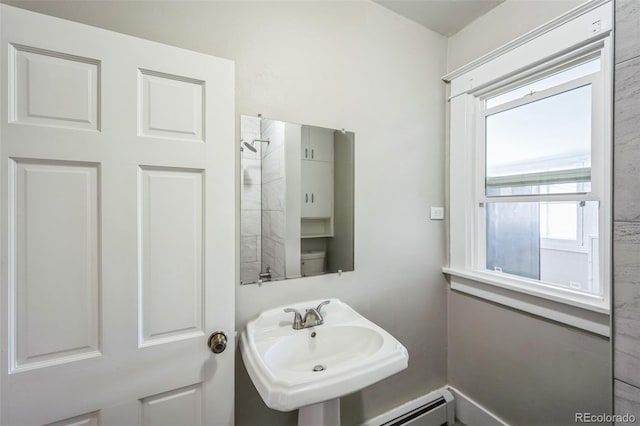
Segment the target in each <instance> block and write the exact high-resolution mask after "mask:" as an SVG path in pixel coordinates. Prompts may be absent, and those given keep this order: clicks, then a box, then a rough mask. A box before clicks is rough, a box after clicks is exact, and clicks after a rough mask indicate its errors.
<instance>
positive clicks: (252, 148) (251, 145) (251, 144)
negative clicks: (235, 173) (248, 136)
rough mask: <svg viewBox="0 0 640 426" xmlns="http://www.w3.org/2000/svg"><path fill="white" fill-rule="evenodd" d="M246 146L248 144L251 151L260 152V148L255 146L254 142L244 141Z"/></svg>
mask: <svg viewBox="0 0 640 426" xmlns="http://www.w3.org/2000/svg"><path fill="white" fill-rule="evenodd" d="M244 146H246V147H247V148H249V151H251V152H258V150H257V149H256V147H255V146H253V142H251V143H249V142H244Z"/></svg>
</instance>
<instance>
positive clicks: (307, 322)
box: [284, 300, 331, 330]
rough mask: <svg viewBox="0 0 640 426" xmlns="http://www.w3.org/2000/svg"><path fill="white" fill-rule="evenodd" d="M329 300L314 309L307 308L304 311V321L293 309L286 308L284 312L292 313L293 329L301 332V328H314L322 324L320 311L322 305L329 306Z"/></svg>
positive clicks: (322, 319)
mask: <svg viewBox="0 0 640 426" xmlns="http://www.w3.org/2000/svg"><path fill="white" fill-rule="evenodd" d="M330 302H331V301H330V300H325V301H324V302H322V303H320V304H319V305H318V306H317V307H315V308H309V309H307V310H306V313H305V314H304V319H303V318H302V315H300V312H298V311H297V310H296V309H293V308H286V309H285V310H284V311H285V312H292V313H293V314H294V317H293V329H294V330H301V329H303V328H309V327H315V326H317V325H322V324H323V323H324V318H323V317H322V312H321V311H320V310H321V309H322V307H323V306H324V305H327V304H329V303H330Z"/></svg>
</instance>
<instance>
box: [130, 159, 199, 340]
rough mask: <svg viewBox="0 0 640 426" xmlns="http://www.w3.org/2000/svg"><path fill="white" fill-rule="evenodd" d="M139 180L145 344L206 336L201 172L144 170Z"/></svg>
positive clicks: (142, 313) (143, 334)
mask: <svg viewBox="0 0 640 426" xmlns="http://www.w3.org/2000/svg"><path fill="white" fill-rule="evenodd" d="M140 180H141V186H142V188H141V191H140V202H139V205H140V206H141V214H140V224H139V229H140V230H141V232H142V247H141V255H142V262H141V263H142V264H141V269H142V279H141V280H140V294H141V296H142V297H141V306H140V309H141V317H142V335H141V341H140V344H141V346H144V345H149V344H154V343H160V342H164V341H167V339H168V340H169V341H170V340H175V339H186V338H189V337H193V336H196V335H197V336H203V335H204V334H203V331H204V325H203V322H202V319H203V317H202V302H203V300H202V294H203V291H204V282H203V278H204V277H203V274H202V266H203V263H204V262H203V254H204V253H203V250H202V243H203V241H202V235H203V223H202V220H203V218H204V214H203V206H204V203H203V197H204V192H203V189H204V188H203V174H202V170H190V171H189V170H180V169H162V168H151V169H149V168H141V170H140ZM176 284H179V285H176Z"/></svg>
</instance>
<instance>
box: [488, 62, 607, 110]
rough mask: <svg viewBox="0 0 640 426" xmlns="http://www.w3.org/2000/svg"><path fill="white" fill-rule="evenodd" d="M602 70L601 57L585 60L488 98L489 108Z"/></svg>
mask: <svg viewBox="0 0 640 426" xmlns="http://www.w3.org/2000/svg"><path fill="white" fill-rule="evenodd" d="M598 71H600V59H592V60H591V61H589V62H584V63H582V64H580V65H577V66H575V67H571V68H568V69H565V70H563V71H560V72H558V73H556V74H552V75H550V76H547V77H545V78H542V79H540V80H537V81H534V82H532V83H529V84H527V85H525V86H521V87H518V88H517V89H513V90H511V91H509V92H506V93H503V94H501V95H498V96H494V97H493V98H489V99H487V103H486V106H487V109H489V108H493V107H495V106H498V105H502V104H505V103H507V102H511V101H514V100H516V99H520V98H522V97H524V96H527V95H531V94H532V93H536V92H540V91H542V90H545V89H549V88H551V87H555V86H558V85H560V84H563V83H566V82H569V81H572V80H575V79H577V78H580V77H584V76H586V75H589V74H593V73H595V72H598Z"/></svg>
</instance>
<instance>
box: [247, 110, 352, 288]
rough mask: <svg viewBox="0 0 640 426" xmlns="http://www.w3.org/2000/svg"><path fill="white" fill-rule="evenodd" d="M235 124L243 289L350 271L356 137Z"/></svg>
mask: <svg viewBox="0 0 640 426" xmlns="http://www.w3.org/2000/svg"><path fill="white" fill-rule="evenodd" d="M240 123H241V132H240V158H241V160H240V165H241V177H240V185H241V191H240V192H241V201H240V208H241V214H240V242H241V246H240V258H241V263H240V283H241V284H251V283H255V282H265V281H275V280H282V279H287V278H300V277H308V276H315V275H321V274H326V273H334V272H339V271H340V272H342V271H352V270H353V268H354V267H353V257H354V256H353V229H354V226H353V211H354V209H353V200H354V193H353V191H354V168H353V165H354V134H353V132H346V131H344V130H336V129H328V128H323V127H316V126H309V125H301V124H294V123H289V122H285V121H279V120H271V119H266V118H261V117H252V116H246V115H242V116H241V117H240Z"/></svg>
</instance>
